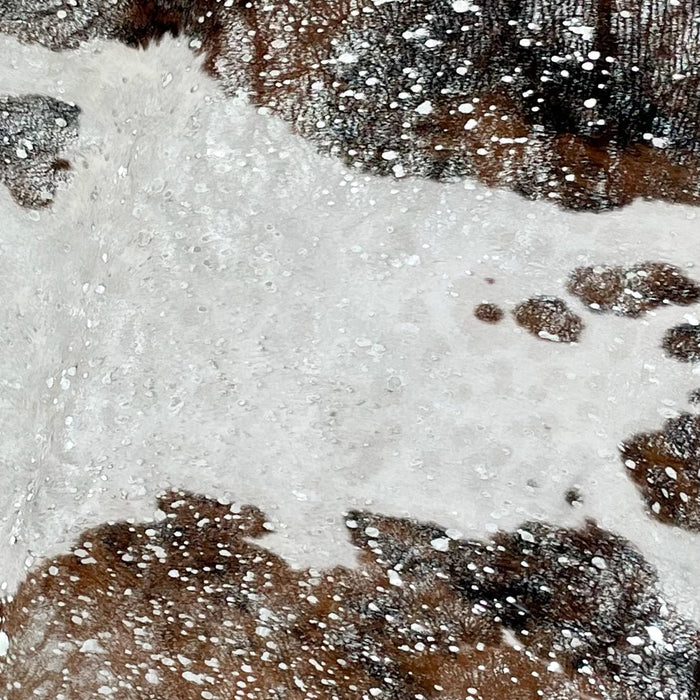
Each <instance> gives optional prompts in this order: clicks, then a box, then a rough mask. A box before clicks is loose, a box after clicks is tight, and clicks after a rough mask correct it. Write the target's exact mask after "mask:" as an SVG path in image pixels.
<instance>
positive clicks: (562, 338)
mask: <svg viewBox="0 0 700 700" xmlns="http://www.w3.org/2000/svg"><path fill="white" fill-rule="evenodd" d="M513 316H514V317H515V322H516V323H517V324H518V325H519V326H521V327H522V328H525V329H526V330H528V331H529V332H530V333H532V335H535V336H537V337H538V338H541V339H542V340H549V341H552V342H555V343H576V342H578V340H579V338H580V336H581V331H582V330H583V321H582V320H581V317H580V316H578V314H575V313H574V312H573V311H571V309H569V307H568V306H567V304H566V302H565V301H564V300H563V299H559V298H558V297H550V296H538V297H532V298H530V299H527V300H526V301H523V302H521V303H520V304H518V305H517V306H516V307H515V309H514V310H513Z"/></svg>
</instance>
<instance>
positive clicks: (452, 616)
mask: <svg viewBox="0 0 700 700" xmlns="http://www.w3.org/2000/svg"><path fill="white" fill-rule="evenodd" d="M159 505H160V509H161V511H162V512H163V515H164V518H163V520H161V521H159V522H156V523H150V524H139V525H130V524H128V523H117V524H108V525H103V526H100V527H97V528H94V529H91V530H88V531H86V532H84V533H83V534H82V536H81V538H80V539H79V541H78V544H77V545H76V546H75V548H74V549H73V551H72V552H71V553H70V554H68V555H64V556H59V557H56V558H54V559H52V560H50V561H48V562H46V563H45V564H44V565H43V566H41V567H40V568H38V569H35V570H33V571H32V572H30V574H29V575H28V577H27V579H26V580H25V581H24V582H23V583H22V584H21V586H20V588H19V590H18V593H17V595H16V596H15V597H14V599H11V600H9V601H8V602H7V603H6V604H5V606H4V610H3V618H2V621H1V622H0V635H2V639H4V644H3V645H2V646H3V649H2V654H1V655H0V679H2V683H3V685H4V697H6V698H7V700H26V698H29V697H33V698H34V697H35V698H56V697H59V698H60V697H66V698H88V697H90V698H92V697H102V696H106V697H111V698H114V700H135V699H136V698H152V697H153V698H155V697H158V698H168V697H171V698H175V697H177V698H179V699H180V700H201V698H204V700H234V699H236V698H261V699H262V698H280V699H282V698H285V699H287V700H308V699H309V698H323V699H326V700H356V699H360V698H361V699H362V700H372V699H373V698H387V699H388V700H428V699H436V700H437V699H438V698H443V699H444V700H449V699H450V698H465V697H469V698H475V700H503V698H508V699H509V700H537V699H538V698H542V697H545V698H548V699H549V700H574V699H580V700H583V699H584V698H588V699H589V700H594V699H596V698H604V699H606V700H610V699H612V698H615V699H618V698H625V699H626V700H646V699H647V698H650V697H672V695H673V694H675V696H676V697H678V698H679V700H690V698H692V697H695V694H696V693H697V682H696V680H695V675H696V670H697V667H698V634H697V632H696V631H695V630H694V629H693V628H692V626H691V625H690V624H689V623H687V622H685V621H684V620H682V619H681V618H680V617H679V616H678V615H677V614H676V613H675V612H674V611H673V610H672V609H670V608H669V607H668V606H667V605H666V603H664V602H663V601H662V600H661V599H660V597H659V596H658V594H657V585H656V578H655V574H654V572H653V570H652V569H651V567H650V566H649V565H648V564H647V563H646V562H645V561H644V560H643V559H642V557H641V556H640V555H639V554H638V553H637V552H635V551H634V550H633V549H632V548H631V547H630V546H629V545H628V544H627V543H626V542H624V541H623V540H621V539H620V538H617V537H615V536H614V535H611V534H609V533H606V532H604V531H602V530H599V529H598V528H596V527H595V526H594V525H592V524H590V523H589V524H588V525H587V526H586V527H585V528H583V529H581V530H559V529H556V528H551V527H549V526H545V525H542V524H537V523H529V524H526V525H523V526H522V528H520V529H519V530H518V531H517V532H516V533H513V534H508V533H502V534H500V535H498V536H497V537H496V538H495V540H494V541H493V542H492V543H486V544H484V543H481V542H476V541H467V540H463V539H459V535H458V534H457V533H453V532H452V531H450V530H443V529H442V528H439V527H438V526H435V525H421V524H419V523H416V522H414V521H410V520H403V519H395V518H387V517H383V516H377V515H372V514H369V513H365V512H353V513H350V514H349V515H348V519H347V521H346V522H347V526H348V528H350V532H351V533H352V539H353V542H354V543H355V544H356V545H357V546H358V548H359V549H360V553H361V554H360V563H359V567H358V568H357V569H354V570H349V569H345V568H335V569H330V570H327V571H314V570H306V571H295V570H293V569H291V568H289V567H288V566H287V565H286V564H285V563H284V562H283V561H282V560H281V559H280V558H279V557H277V556H275V555H274V554H272V553H270V552H269V551H267V550H265V549H264V548H262V547H260V546H258V545H256V544H254V543H251V542H250V541H249V539H248V538H257V537H259V536H260V535H262V534H263V533H264V532H265V530H266V527H267V525H266V522H265V518H264V515H263V514H262V513H261V512H260V511H259V510H258V509H257V508H254V507H250V506H244V507H243V508H240V509H237V508H233V507H229V506H227V505H222V504H220V503H219V502H217V501H213V500H209V499H206V498H203V497H199V496H194V495H192V494H188V493H183V492H177V493H170V494H168V495H166V496H165V497H163V498H162V499H161V500H160V503H159ZM649 630H651V632H650V631H649ZM633 635H638V637H637V636H633ZM659 637H661V638H662V639H663V640H665V644H659V643H658V639H659ZM637 638H638V639H639V640H640V641H639V642H638V641H636V640H637ZM0 641H2V640H0Z"/></svg>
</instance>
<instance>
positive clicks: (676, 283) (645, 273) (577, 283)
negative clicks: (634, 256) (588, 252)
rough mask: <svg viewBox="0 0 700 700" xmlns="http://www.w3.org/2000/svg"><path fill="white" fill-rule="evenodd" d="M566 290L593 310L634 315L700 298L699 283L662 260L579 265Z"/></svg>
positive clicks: (695, 300)
mask: <svg viewBox="0 0 700 700" xmlns="http://www.w3.org/2000/svg"><path fill="white" fill-rule="evenodd" d="M567 290H568V291H569V292H570V293H571V294H573V295H575V296H577V297H578V298H579V299H581V301H583V303H584V304H586V305H587V306H588V307H589V308H590V309H592V310H594V311H601V312H604V311H609V312H612V313H614V314H617V315H618V316H630V317H632V318H635V317H637V316H640V315H641V314H642V313H644V312H645V311H650V310H652V309H655V308H657V307H658V306H661V305H663V304H677V305H679V306H688V305H689V304H694V303H696V302H697V301H698V299H700V286H698V285H697V284H696V283H695V282H694V281H693V280H691V279H689V278H688V277H686V276H685V275H684V274H683V273H682V272H681V270H680V269H679V268H677V267H675V266H674V265H668V264H666V263H659V262H644V263H640V264H638V265H631V266H629V267H623V266H620V265H597V266H591V267H578V268H576V269H575V270H574V271H573V272H572V273H571V275H570V277H569V281H568V284H567Z"/></svg>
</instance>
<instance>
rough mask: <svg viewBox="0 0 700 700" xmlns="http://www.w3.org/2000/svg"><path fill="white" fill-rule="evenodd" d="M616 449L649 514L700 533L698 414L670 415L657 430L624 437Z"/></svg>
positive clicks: (664, 521) (699, 432) (699, 440)
mask: <svg viewBox="0 0 700 700" xmlns="http://www.w3.org/2000/svg"><path fill="white" fill-rule="evenodd" d="M620 451H621V455H622V459H623V461H624V464H625V466H626V467H627V473H628V475H629V476H630V478H631V479H632V480H633V481H634V483H635V484H636V486H637V488H638V489H639V491H640V492H641V494H642V496H643V498H644V500H645V501H646V503H647V506H648V507H649V509H650V511H651V515H652V516H653V517H654V518H656V519H657V520H660V521H661V522H663V523H668V524H670V525H676V526H678V527H681V528H683V529H685V530H692V531H694V532H700V417H699V416H694V415H691V414H689V413H684V414H682V415H681V416H679V417H678V418H672V419H670V420H668V421H667V422H666V423H665V424H664V426H663V428H662V429H661V430H659V431H657V432H652V433H640V434H639V435H634V436H633V437H631V438H630V439H628V440H626V441H625V442H623V443H622V445H621V446H620Z"/></svg>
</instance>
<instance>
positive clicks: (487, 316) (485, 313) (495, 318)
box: [474, 303, 503, 323]
mask: <svg viewBox="0 0 700 700" xmlns="http://www.w3.org/2000/svg"><path fill="white" fill-rule="evenodd" d="M474 316H476V317H477V318H478V319H479V320H480V321H483V322H484V323H498V322H499V321H500V320H502V319H503V309H502V308H501V307H500V306H498V305H497V304H486V303H484V304H478V305H477V306H476V307H475V309H474Z"/></svg>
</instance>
